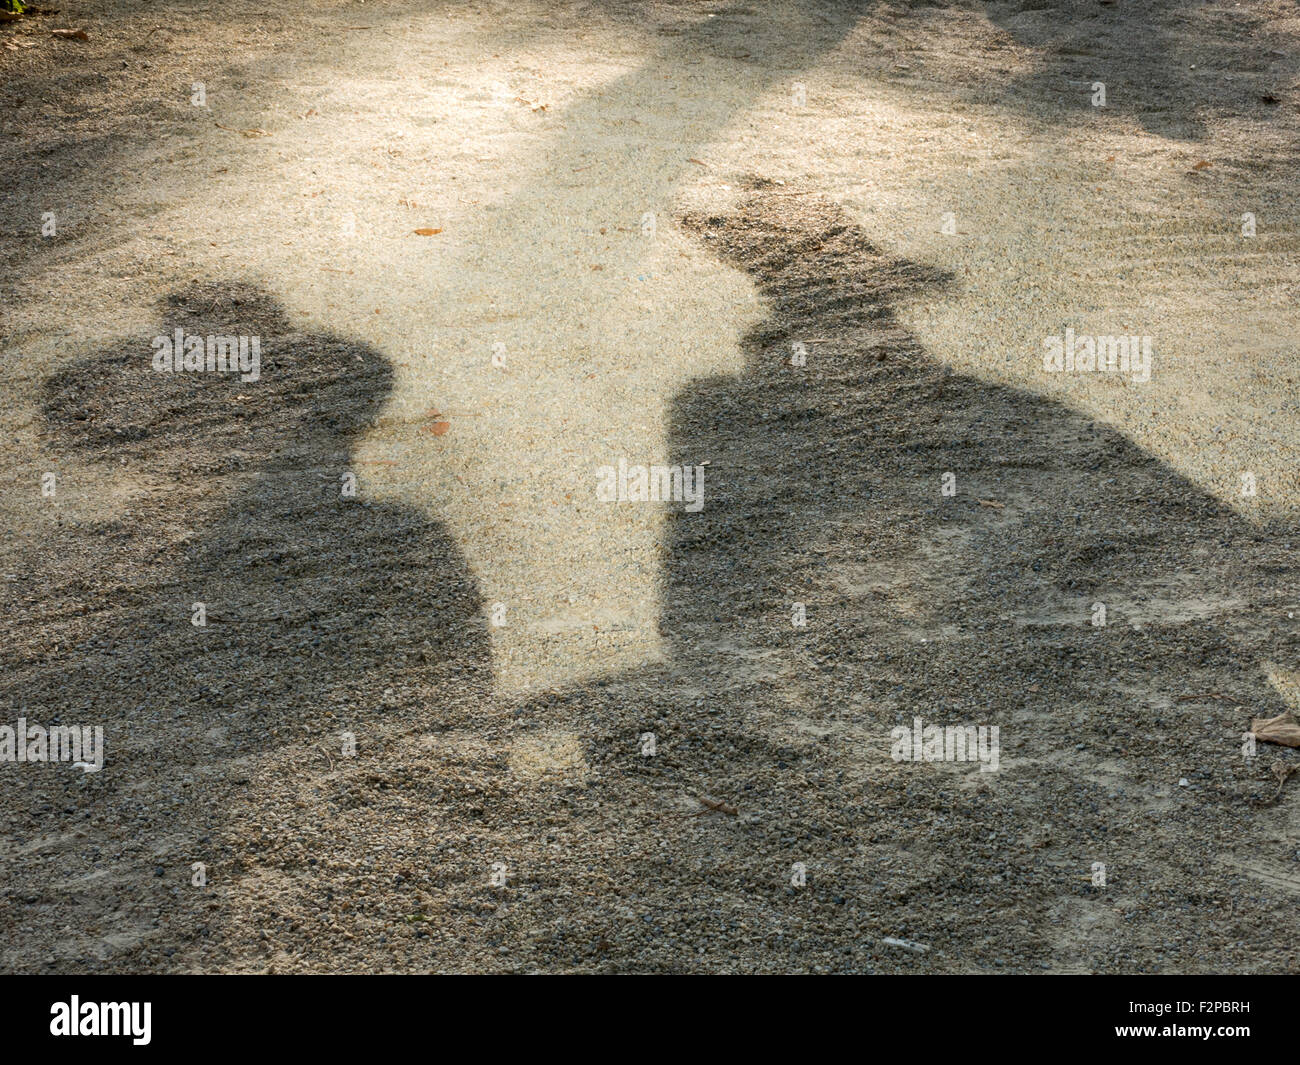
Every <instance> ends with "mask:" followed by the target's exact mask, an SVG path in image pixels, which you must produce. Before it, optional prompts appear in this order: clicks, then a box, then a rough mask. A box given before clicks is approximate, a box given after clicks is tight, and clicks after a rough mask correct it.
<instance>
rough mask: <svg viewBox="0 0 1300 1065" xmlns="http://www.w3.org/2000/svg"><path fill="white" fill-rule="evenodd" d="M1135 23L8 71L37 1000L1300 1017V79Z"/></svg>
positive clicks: (10, 933)
mask: <svg viewBox="0 0 1300 1065" xmlns="http://www.w3.org/2000/svg"><path fill="white" fill-rule="evenodd" d="M1116 6H1117V7H1118V8H1119V10H1113V9H1112V7H1110V6H1101V7H1098V5H1084V4H1082V3H1077V4H1075V3H1067V4H1064V5H1061V6H1059V7H1058V8H1053V9H1047V8H1043V7H1041V6H1040V5H1037V4H1021V3H1016V4H988V5H985V4H975V3H970V4H952V5H944V4H917V5H908V4H902V3H895V4H881V5H871V6H869V7H867V8H865V9H864V10H859V9H858V8H857V6H850V5H837V4H814V3H791V4H774V5H772V6H771V8H770V9H769V8H768V7H767V6H762V7H754V8H746V7H741V6H735V5H724V4H718V3H689V4H633V3H625V4H611V5H600V6H599V9H597V7H596V6H594V5H583V4H575V5H565V4H556V5H541V6H534V5H508V6H507V5H503V6H501V7H500V8H485V7H483V6H482V5H469V4H466V5H447V6H438V7H437V8H436V9H432V10H431V9H429V7H428V5H419V4H412V3H408V2H398V0H393V2H390V3H378V4H376V3H365V4H361V3H329V4H319V5H315V4H313V5H310V7H309V9H308V10H307V11H305V12H304V11H301V10H299V9H297V8H294V7H292V6H289V5H280V4H279V3H278V2H272V3H270V4H268V5H266V7H265V8H264V9H259V11H258V12H256V13H250V14H247V15H241V16H240V19H239V20H237V21H235V22H233V23H232V22H231V21H230V20H229V19H228V17H227V16H226V15H225V14H224V12H225V9H224V8H217V7H204V6H203V5H201V4H193V5H188V4H176V5H168V6H167V8H166V9H165V10H163V9H161V8H159V7H158V5H156V4H153V3H148V2H140V3H115V2H108V0H101V2H95V3H86V4H82V5H78V7H77V9H76V10H67V9H65V11H64V12H62V13H61V14H60V15H58V16H40V17H39V18H32V19H26V20H23V21H21V22H19V23H15V24H9V25H0V45H4V44H5V42H9V43H10V44H12V45H13V47H8V46H7V45H5V47H3V49H2V50H0V79H2V80H3V85H4V87H3V89H0V172H2V173H3V174H4V175H5V178H6V180H5V181H4V182H3V183H0V202H2V203H3V207H2V209H0V244H2V245H3V247H4V249H5V251H6V256H5V259H4V261H3V263H0V293H2V294H3V297H4V302H5V308H4V313H5V327H4V329H3V337H4V339H3V342H2V344H3V346H2V348H0V353H2V354H3V355H4V356H5V360H6V365H7V366H10V367H11V368H12V373H11V380H12V382H13V387H12V390H11V397H10V399H9V402H8V403H7V404H6V409H5V410H4V411H2V412H0V430H2V431H3V433H2V436H0V439H2V440H3V447H4V451H5V457H6V459H7V460H8V461H7V462H6V463H5V464H4V470H3V473H2V474H0V476H3V478H4V484H3V492H0V508H2V509H3V513H4V518H5V521H6V529H7V533H8V535H7V536H6V537H5V541H4V547H3V552H4V557H3V559H2V560H0V572H2V573H3V576H4V580H3V582H0V617H3V619H4V634H5V639H4V641H3V643H2V644H0V678H2V679H0V689H2V691H0V698H2V699H3V704H2V705H3V706H4V707H6V708H7V709H6V711H5V714H4V715H0V726H5V725H14V724H16V722H17V720H18V719H19V718H20V717H22V718H24V719H25V720H26V721H27V722H28V723H29V725H34V724H40V725H44V726H54V725H87V726H96V725H98V726H102V727H103V729H104V734H105V744H106V758H105V763H104V766H103V768H102V769H101V770H100V771H98V772H83V771H82V770H81V769H78V768H74V767H73V766H72V765H69V764H66V763H54V764H30V763H22V764H19V763H13V762H5V761H0V807H2V808H3V809H4V810H5V811H6V813H7V816H6V817H5V818H4V819H3V824H2V825H0V969H3V970H4V971H13V972H64V973H81V972H297V971H303V972H428V971H440V972H620V973H624V972H645V973H650V972H736V973H741V972H743V973H751V972H752V973H756V972H772V973H778V972H875V973H930V972H935V973H938V972H1058V973H1059V972H1089V973H1116V972H1167V973H1192V972H1198V973H1199V972H1269V973H1280V972H1294V971H1295V970H1296V956H1295V947H1294V928H1295V919H1294V914H1295V904H1296V898H1297V893H1298V892H1300V837H1298V836H1297V830H1298V829H1300V821H1298V820H1297V814H1296V798H1295V792H1296V789H1297V788H1300V784H1297V782H1296V778H1294V777H1293V778H1292V779H1291V780H1290V781H1289V782H1288V781H1285V780H1282V781H1281V787H1280V788H1279V775H1278V769H1279V767H1291V766H1294V765H1296V764H1297V763H1300V759H1298V758H1297V752H1295V751H1292V750H1290V749H1287V748H1282V747H1278V746H1275V745H1269V744H1263V743H1261V744H1259V745H1258V748H1257V750H1256V752H1255V756H1254V757H1246V756H1244V755H1243V734H1244V733H1245V732H1246V731H1247V730H1248V729H1249V728H1250V722H1251V719H1252V718H1253V717H1270V716H1274V715H1277V714H1281V713H1283V712H1285V711H1287V710H1288V709H1291V710H1294V709H1297V708H1300V677H1297V674H1296V673H1295V672H1294V670H1295V669H1296V650H1297V643H1298V640H1300V630H1298V629H1297V622H1296V618H1295V614H1296V613H1297V612H1300V593H1298V592H1297V587H1296V578H1297V576H1300V573H1298V571H1300V562H1298V561H1297V556H1296V552H1295V550H1294V549H1293V548H1294V545H1295V544H1296V538H1297V537H1298V536H1300V530H1298V529H1297V528H1296V524H1295V518H1294V515H1295V507H1296V504H1297V499H1296V481H1295V471H1296V468H1297V467H1296V463H1295V460H1296V458H1297V454H1296V450H1297V442H1298V441H1300V432H1298V431H1297V429H1298V422H1300V410H1297V406H1296V403H1295V390H1294V378H1293V375H1294V372H1295V356H1296V351H1295V341H1294V338H1295V336H1296V335H1297V334H1296V327H1297V326H1298V325H1300V322H1297V313H1296V309H1295V300H1294V296H1295V294H1296V283H1295V277H1296V276H1297V275H1296V272H1295V266H1296V263H1295V238H1294V233H1293V232H1292V230H1291V228H1289V227H1290V223H1289V221H1286V219H1288V218H1289V217H1292V216H1293V208H1294V206H1295V203H1294V193H1295V168H1294V144H1295V135H1296V133H1297V132H1298V131H1297V128H1296V127H1297V113H1298V107H1300V96H1297V80H1296V77H1297V65H1296V56H1297V55H1298V54H1300V48H1298V47H1297V34H1298V33H1300V19H1297V17H1296V16H1295V14H1294V11H1293V10H1292V9H1291V7H1290V6H1289V5H1285V4H1281V3H1277V4H1274V3H1260V4H1252V5H1251V6H1250V9H1249V10H1248V11H1244V12H1243V11H1239V10H1237V9H1230V8H1228V7H1217V6H1209V5H1207V6H1205V7H1203V8H1197V9H1196V10H1195V11H1186V12H1185V11H1182V10H1181V9H1180V6H1179V5H1175V4H1167V5H1166V4H1152V5H1144V6H1142V7H1141V8H1138V7H1136V6H1134V5H1116ZM65 26H69V27H80V26H84V27H85V28H86V29H87V36H88V40H86V41H84V42H81V41H75V40H73V41H68V40H57V39H54V38H51V37H50V36H49V33H48V31H49V29H50V28H58V27H65ZM119 71H120V73H119ZM1099 79H1100V80H1104V81H1106V82H1107V87H1108V94H1109V103H1108V105H1107V108H1106V109H1104V114H1102V113H1099V112H1098V109H1094V108H1092V107H1091V105H1090V104H1089V102H1088V96H1089V92H1090V91H1091V85H1092V83H1093V81H1095V80H1099ZM196 81H203V82H204V83H205V85H206V87H207V91H208V92H209V93H210V95H211V103H210V105H209V106H208V107H207V108H206V109H205V108H198V107H195V106H194V105H193V104H192V103H191V102H190V96H191V93H192V91H193V89H192V87H193V84H194V83H195V82H196ZM502 86H504V87H505V89H506V90H507V91H505V92H502V91H501V87H502ZM1270 100H1271V101H1272V102H1269V101H1270ZM20 101H21V102H20ZM240 130H244V131H247V133H246V134H241V133H240V132H239V131H240ZM1201 162H1204V163H1206V165H1205V166H1200V165H1199V164H1200V163H1201ZM46 210H52V211H54V212H55V215H56V217H57V219H58V225H59V229H58V233H57V235H55V236H53V237H41V236H40V235H39V234H40V226H41V224H42V223H41V217H42V212H43V211H46ZM1288 211H1291V212H1292V214H1288V213H1287V212H1288ZM947 212H951V214H952V223H953V224H952V225H947V224H946V223H945V221H944V219H945V217H946V214H947ZM1243 212H1250V213H1252V214H1253V215H1255V216H1256V217H1257V219H1258V222H1259V229H1258V233H1257V235H1256V236H1254V237H1245V236H1244V235H1243V234H1242V233H1241V222H1240V216H1241V214H1242V213H1243ZM647 215H648V216H649V221H648V222H647ZM349 216H351V222H350V223H349V222H348V221H347V219H348V217H349ZM344 224H346V225H347V226H349V227H353V228H346V229H342V230H341V229H340V225H344ZM416 229H433V230H437V232H435V233H431V234H428V235H422V234H418V233H416V232H414V231H415V230H416ZM348 234H353V235H348ZM1251 240H1253V241H1254V242H1255V243H1253V244H1251V243H1248V241H1251ZM1067 327H1069V328H1071V329H1073V330H1074V331H1075V332H1076V333H1077V334H1080V335H1084V334H1087V335H1109V334H1120V333H1123V334H1125V335H1128V334H1134V335H1138V334H1141V335H1151V336H1153V337H1154V340H1155V356H1154V360H1153V369H1152V374H1151V380H1150V381H1149V382H1138V381H1134V380H1132V379H1131V377H1127V376H1121V375H1119V374H1103V373H1096V374H1092V375H1085V374H1076V375H1069V374H1049V373H1045V372H1044V371H1043V361H1042V359H1043V350H1044V346H1043V344H1044V338H1046V337H1052V336H1057V335H1061V334H1063V333H1064V330H1065V329H1066V328H1067ZM176 329H181V330H183V332H184V334H186V335H200V336H206V335H209V334H212V335H224V336H234V337H256V338H259V339H260V349H259V350H260V374H259V377H258V380H256V381H241V380H240V379H239V375H237V374H233V373H206V372H205V373H170V374H162V373H158V372H156V370H155V369H154V367H153V365H152V358H153V353H154V352H153V348H152V346H151V341H152V339H153V338H155V337H170V336H173V335H174V331H175V330H176ZM502 354H504V362H503V363H502V362H501V361H500V359H499V356H501V355H502ZM494 355H496V356H498V361H496V362H494V361H493V356H494ZM620 458H622V459H625V460H626V462H627V463H628V464H630V465H636V464H638V463H647V464H648V463H658V464H664V465H668V466H681V467H692V468H702V469H703V471H704V472H703V478H704V480H703V484H704V505H703V507H702V508H701V509H698V510H692V509H688V508H687V507H686V506H685V505H684V504H683V503H682V502H675V503H642V504H639V505H638V504H636V503H632V502H622V503H608V502H601V501H600V500H599V499H598V497H597V493H596V486H597V481H598V470H599V468H600V467H602V466H605V465H607V464H614V463H616V462H617V461H618V460H619V459H620ZM49 472H53V473H55V474H56V478H55V484H56V489H55V492H54V495H53V496H48V495H42V494H41V486H42V474H44V473H49ZM1247 472H1248V473H1250V474H1251V475H1252V477H1253V478H1254V481H1255V483H1256V488H1257V491H1256V493H1255V494H1253V495H1243V494H1242V491H1241V487H1240V486H1241V484H1242V483H1243V482H1242V480H1241V475H1242V474H1243V473H1247ZM949 475H951V476H949ZM352 479H355V483H356V486H357V490H356V492H355V494H353V493H352V492H351V490H350V485H351V483H352ZM200 603H201V604H203V607H202V614H203V618H202V620H203V621H204V622H205V623H204V624H203V625H201V626H200V625H195V624H193V623H192V620H193V618H194V616H195V610H196V604H200ZM1099 608H1102V609H1101V610H1099ZM501 621H504V624H498V622H501ZM916 718H921V719H922V721H923V723H924V724H925V725H939V726H961V727H966V726H970V727H974V728H984V729H991V728H993V727H996V728H997V730H998V732H997V736H998V744H999V747H998V766H997V769H996V771H986V769H987V770H991V769H992V767H991V764H990V765H988V766H987V767H982V766H981V764H977V763H974V762H971V761H954V760H936V761H920V762H917V761H911V760H896V758H895V755H896V754H897V751H898V747H899V743H898V738H897V733H896V732H895V730H899V729H905V730H908V732H909V733H910V730H911V729H912V727H913V722H914V720H915V719H916ZM2 739H3V733H0V741H2ZM909 749H910V748H909ZM2 754H3V745H2V742H0V755H2Z"/></svg>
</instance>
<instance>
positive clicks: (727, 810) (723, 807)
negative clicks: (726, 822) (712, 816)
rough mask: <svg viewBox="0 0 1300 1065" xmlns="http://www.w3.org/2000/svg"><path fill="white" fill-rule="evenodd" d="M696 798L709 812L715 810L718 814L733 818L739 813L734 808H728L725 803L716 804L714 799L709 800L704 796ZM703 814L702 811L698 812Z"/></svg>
mask: <svg viewBox="0 0 1300 1065" xmlns="http://www.w3.org/2000/svg"><path fill="white" fill-rule="evenodd" d="M697 798H698V799H699V800H700V802H702V803H704V805H705V806H707V807H708V808H709V809H710V810H717V811H718V812H719V813H724V814H730V815H731V816H732V817H735V816H736V815H737V814H738V813H739V812H740V811H739V810H737V809H736V808H735V807H734V806H728V805H727V804H726V803H725V802H718V801H717V800H716V799H710V798H708V797H706V796H704V795H700V796H697ZM703 812H704V811H703V810H701V811H700V813H703Z"/></svg>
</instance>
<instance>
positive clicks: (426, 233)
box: [413, 226, 442, 237]
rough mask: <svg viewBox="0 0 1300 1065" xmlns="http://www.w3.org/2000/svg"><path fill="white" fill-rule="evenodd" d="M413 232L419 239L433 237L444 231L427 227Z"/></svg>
mask: <svg viewBox="0 0 1300 1065" xmlns="http://www.w3.org/2000/svg"><path fill="white" fill-rule="evenodd" d="M413 232H414V233H415V235H416V236H417V237H431V236H433V235H434V234H435V233H441V232H442V230H441V229H431V228H429V227H427V226H426V227H425V228H424V229H417V230H414V231H413Z"/></svg>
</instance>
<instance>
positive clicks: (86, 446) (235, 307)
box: [42, 282, 393, 468]
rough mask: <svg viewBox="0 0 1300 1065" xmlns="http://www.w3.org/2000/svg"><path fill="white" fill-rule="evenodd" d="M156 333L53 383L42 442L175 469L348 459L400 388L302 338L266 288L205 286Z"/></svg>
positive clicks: (331, 346)
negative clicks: (211, 463) (224, 459)
mask: <svg viewBox="0 0 1300 1065" xmlns="http://www.w3.org/2000/svg"><path fill="white" fill-rule="evenodd" d="M159 315H160V317H159V322H158V324H157V326H156V327H155V329H154V330H153V331H152V332H151V333H150V334H149V335H144V334H142V335H140V336H137V337H132V338H127V339H124V340H122V341H120V342H118V343H117V344H115V345H113V346H112V347H109V348H107V349H105V350H103V351H100V352H98V353H96V354H95V355H93V356H91V357H90V358H88V359H85V360H83V361H81V362H78V363H76V364H75V365H73V366H71V367H69V368H67V369H65V370H63V371H61V372H60V373H58V374H55V375H54V376H52V377H51V378H49V380H47V382H46V383H45V386H44V389H43V397H42V400H43V401H42V408H43V413H44V419H45V432H46V435H47V437H48V438H49V439H50V440H51V442H52V443H53V444H54V445H55V446H56V447H63V448H67V449H71V450H74V451H78V452H82V453H85V454H87V455H88V456H89V457H91V458H93V459H100V460H102V459H108V458H119V457H120V458H128V457H129V458H145V459H149V460H150V461H151V462H154V463H155V464H157V465H159V466H161V467H164V468H169V467H171V466H174V465H177V464H185V463H187V462H190V461H199V462H200V463H201V464H202V456H205V455H206V456H211V455H213V454H218V455H230V454H241V455H243V456H244V457H254V458H256V457H258V456H262V457H266V456H269V455H271V454H275V453H278V452H282V451H299V452H301V451H303V450H310V451H320V450H322V449H323V450H330V451H333V450H347V449H348V448H349V447H350V446H351V444H352V443H353V442H354V440H355V438H356V437H357V436H358V435H359V434H360V433H361V431H362V430H363V429H364V428H365V427H366V426H367V425H368V424H369V423H370V422H371V421H372V420H373V419H374V417H375V416H376V414H377V413H378V410H379V407H380V405H381V404H382V403H383V401H384V399H385V398H386V397H387V395H388V393H389V391H390V390H391V388H392V377H393V373H392V367H391V365H390V364H389V363H388V361H387V360H386V359H385V358H383V357H382V356H381V355H379V354H378V353H376V352H374V351H372V350H370V349H369V348H367V347H365V346H363V345H360V344H355V343H350V342H348V341H346V340H343V339H340V338H337V337H333V336H327V335H318V334H308V333H302V332H298V331H296V330H295V329H294V327H293V325H292V324H291V323H290V321H289V319H288V317H287V315H286V314H285V311H284V309H283V308H282V307H281V306H280V304H279V303H278V302H277V301H276V300H275V299H274V298H273V297H272V296H270V295H269V294H268V293H267V292H265V291H264V290H263V289H261V288H259V287H258V286H257V285H253V284H249V283H244V282H222V283H205V284H196V285H194V286H192V287H190V288H186V289H181V290H178V291H176V292H173V293H171V294H169V295H168V296H166V297H165V298H163V299H162V300H161V301H160V303H159Z"/></svg>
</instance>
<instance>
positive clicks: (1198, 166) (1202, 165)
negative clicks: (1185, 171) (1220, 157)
mask: <svg viewBox="0 0 1300 1065" xmlns="http://www.w3.org/2000/svg"><path fill="white" fill-rule="evenodd" d="M1209 165H1210V164H1209V163H1207V162H1206V161H1205V160H1204V159H1202V160H1201V161H1200V162H1199V163H1196V164H1195V165H1194V166H1193V167H1192V169H1193V170H1204V169H1205V168H1206V167H1208V166H1209Z"/></svg>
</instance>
